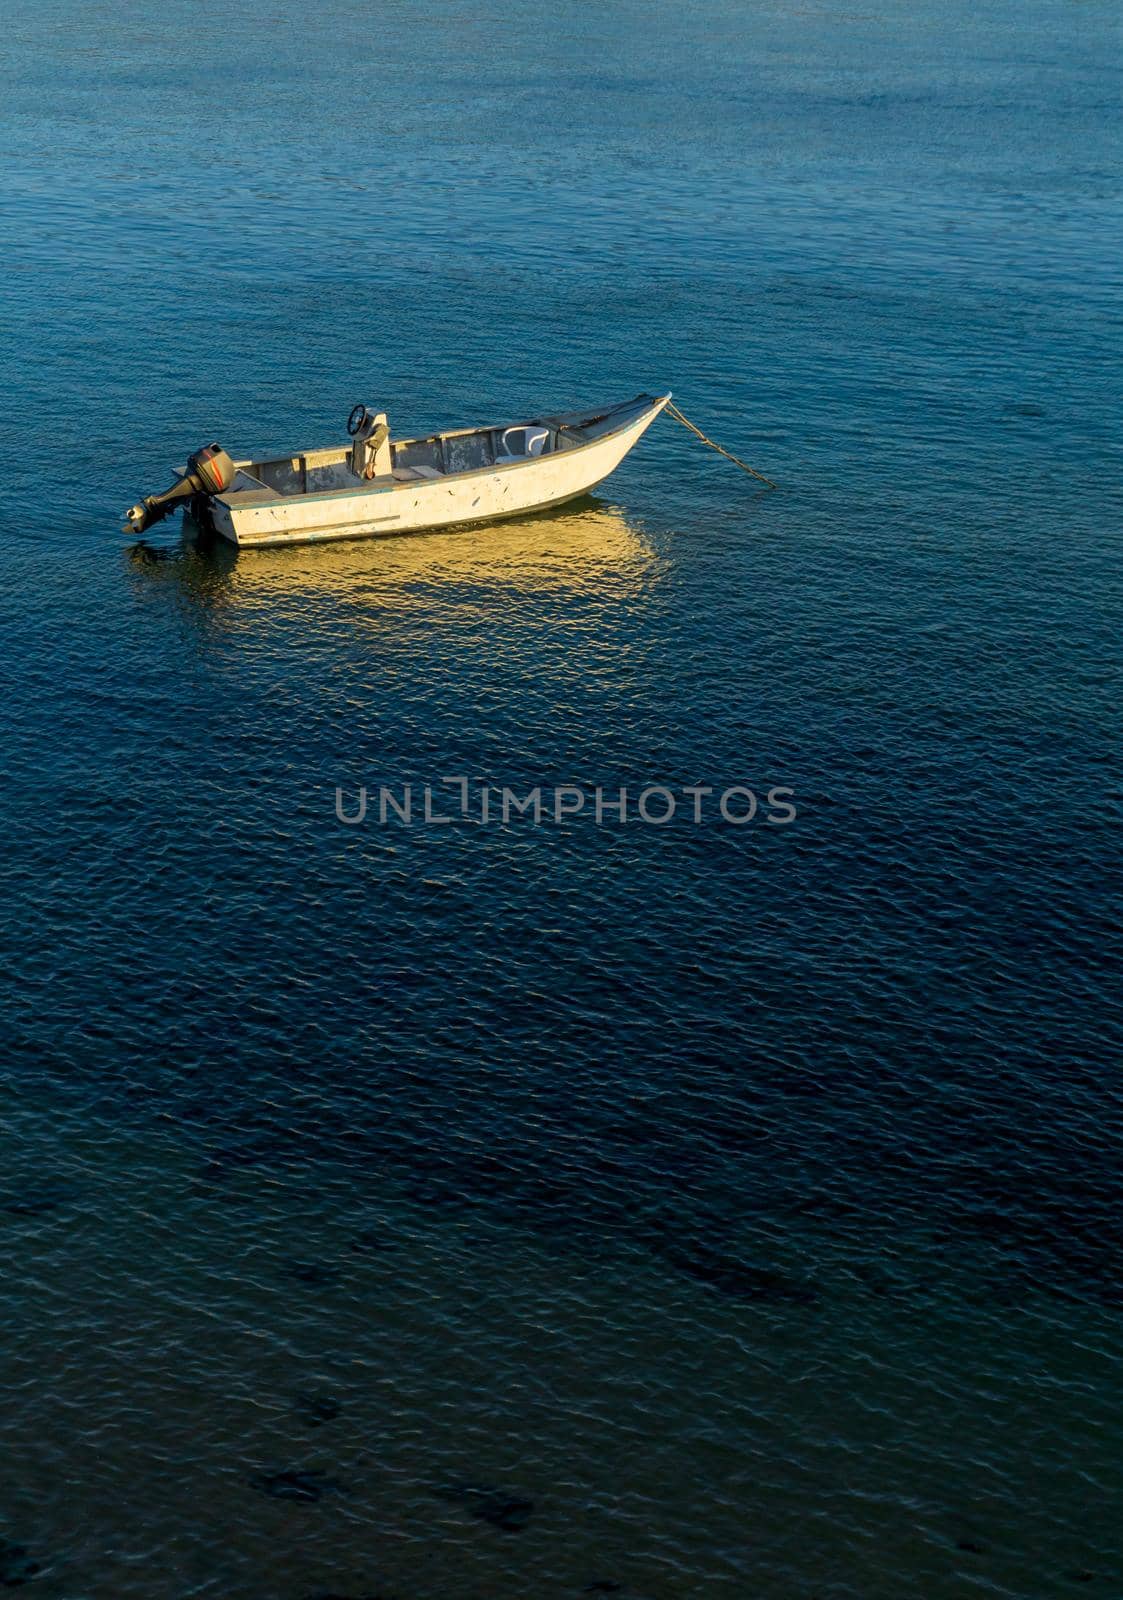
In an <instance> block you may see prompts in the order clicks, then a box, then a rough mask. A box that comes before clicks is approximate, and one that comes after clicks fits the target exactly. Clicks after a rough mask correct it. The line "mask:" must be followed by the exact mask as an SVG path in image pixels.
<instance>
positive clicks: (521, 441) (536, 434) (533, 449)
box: [495, 423, 550, 465]
mask: <svg viewBox="0 0 1123 1600" xmlns="http://www.w3.org/2000/svg"><path fill="white" fill-rule="evenodd" d="M549 437H550V432H549V429H548V428H528V427H526V426H524V425H523V424H521V423H520V425H519V426H518V427H516V428H504V430H503V433H502V436H501V437H500V440H499V449H498V450H497V451H496V453H495V460H496V464H497V465H498V464H499V463H501V462H504V461H521V460H523V459H525V457H527V456H540V455H541V454H542V452H543V450H545V448H546V441H547V439H548V438H549Z"/></svg>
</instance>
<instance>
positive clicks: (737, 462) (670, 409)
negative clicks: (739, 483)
mask: <svg viewBox="0 0 1123 1600" xmlns="http://www.w3.org/2000/svg"><path fill="white" fill-rule="evenodd" d="M666 409H667V415H668V416H671V417H674V419H675V421H676V422H681V423H682V425H683V427H684V428H689V429H690V431H691V433H693V434H696V435H697V436H698V438H699V439H701V441H702V443H703V444H705V445H708V446H709V447H710V449H711V450H716V451H717V453H718V455H719V456H724V457H725V459H726V460H727V461H732V463H733V465H734V466H735V467H740V469H741V471H742V472H747V473H748V475H749V477H750V478H759V479H760V481H761V483H766V484H767V485H768V487H769V488H770V489H776V488H778V487H779V485H778V484H775V483H773V482H772V479H771V478H766V477H765V476H764V473H763V472H758V471H757V470H756V468H755V467H750V466H749V465H748V463H747V462H744V461H742V460H741V459H740V457H739V456H735V455H733V454H732V453H731V452H730V451H729V450H723V449H722V447H721V445H719V444H715V443H714V441H713V440H712V439H709V438H707V437H706V435H705V434H704V433H703V432H702V430H701V428H696V427H695V426H694V424H693V423H692V422H691V420H690V418H689V417H684V416H683V414H682V412H681V411H680V410H679V408H678V406H676V405H675V403H674V401H673V400H668V401H667V407H666Z"/></svg>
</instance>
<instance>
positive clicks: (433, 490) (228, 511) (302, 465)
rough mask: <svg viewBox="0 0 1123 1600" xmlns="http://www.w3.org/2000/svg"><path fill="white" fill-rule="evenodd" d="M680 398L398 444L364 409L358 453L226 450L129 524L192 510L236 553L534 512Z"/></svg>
mask: <svg viewBox="0 0 1123 1600" xmlns="http://www.w3.org/2000/svg"><path fill="white" fill-rule="evenodd" d="M670 398H671V397H670V395H669V394H661V395H637V396H636V398H635V399H634V400H628V401H625V402H624V403H623V404H621V405H616V406H609V407H604V406H602V407H600V408H599V409H597V410H589V411H573V412H565V413H562V414H559V415H556V416H546V417H535V418H534V419H533V420H532V421H530V422H518V423H513V424H499V425H497V426H492V427H484V428H457V429H452V430H449V431H446V432H443V433H433V434H427V435H425V436H423V437H419V438H413V439H397V440H392V439H391V438H390V437H389V429H388V427H387V426H386V419H385V417H384V416H382V415H379V416H372V415H371V413H369V412H368V411H366V409H365V407H362V406H356V407H355V410H354V411H353V412H352V414H351V420H350V422H349V424H348V431H349V432H350V433H351V434H352V440H353V442H352V443H351V444H350V445H330V446H328V447H327V448H326V449H321V450H306V451H302V452H298V453H296V454H293V455H286V456H274V457H269V458H267V459H261V460H241V461H235V460H231V458H230V457H229V456H227V455H226V453H225V452H224V451H223V450H221V449H220V448H219V446H217V445H212V446H211V447H210V448H209V449H208V450H204V451H200V452H198V454H197V455H195V456H192V457H191V460H190V462H189V463H188V468H187V471H186V472H185V473H184V474H183V475H182V476H181V478H180V480H179V482H178V483H177V484H175V485H174V486H173V487H172V488H171V489H170V490H168V492H167V493H166V494H164V495H154V496H151V497H149V498H147V499H145V500H142V501H141V502H140V503H139V504H138V505H136V506H133V507H132V508H131V510H130V511H129V512H128V513H127V514H126V517H127V520H126V524H125V526H126V530H127V531H128V532H131V533H142V532H143V531H144V530H145V528H147V527H150V526H151V524H152V523H153V522H155V521H157V520H158V519H159V517H161V516H164V515H166V514H167V512H168V511H169V510H172V509H174V508H175V506H176V505H177V504H184V503H190V506H191V510H192V514H193V515H194V517H195V519H196V521H197V522H199V523H201V524H202V525H203V526H204V527H207V526H209V527H211V528H213V529H214V531H215V532H216V533H219V534H221V535H222V537H223V538H224V539H229V540H230V541H231V543H233V544H236V545H282V544H303V543H306V542H309V541H313V540H320V539H352V538H357V537H367V536H370V535H375V534H396V533H411V532H421V531H422V530H426V529H431V528H445V527H448V526H450V525H451V524H454V523H464V522H485V521H488V520H491V519H493V518H496V517H510V516H518V515H525V514H526V513H527V512H530V511H538V510H541V509H543V508H544V507H546V506H556V505H560V504H561V503H562V502H563V501H566V500H573V499H576V498H577V497H578V496H579V495H583V494H587V493H588V491H589V490H590V489H592V488H594V487H595V485H596V484H598V483H600V482H601V481H602V480H603V479H604V478H607V477H608V475H609V473H610V472H613V471H614V470H615V469H616V468H617V467H618V466H619V465H620V462H621V461H622V460H623V459H624V457H625V456H626V455H627V453H628V451H629V450H630V449H631V448H632V446H633V445H634V444H635V443H636V442H637V441H638V440H639V439H640V438H641V437H642V436H643V434H644V433H646V431H647V429H648V428H649V427H650V426H651V424H652V423H653V422H654V421H655V418H656V417H657V416H658V415H659V413H660V412H661V411H662V409H663V407H664V406H665V405H666V404H667V403H668V401H669V400H670Z"/></svg>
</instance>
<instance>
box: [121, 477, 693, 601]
mask: <svg viewBox="0 0 1123 1600" xmlns="http://www.w3.org/2000/svg"><path fill="white" fill-rule="evenodd" d="M131 554H132V556H133V559H134V562H135V563H136V565H137V569H138V575H139V571H140V570H143V571H144V572H145V575H146V576H150V577H156V576H157V575H159V576H160V577H162V578H164V579H171V580H173V581H174V582H175V584H176V587H177V588H178V589H179V590H180V591H181V592H182V597H183V598H184V600H186V601H188V603H189V605H190V607H191V609H192V610H197V611H199V612H201V613H205V614H207V615H208V616H209V619H210V623H211V625H220V626H221V627H222V628H223V631H227V630H228V629H233V630H234V631H237V630H240V629H241V628H242V627H243V626H249V625H251V624H253V625H255V626H260V624H261V622H262V620H263V618H262V613H263V612H267V613H268V614H269V615H270V616H272V617H276V618H280V617H284V616H285V615H286V614H287V615H288V616H289V617H292V618H294V619H295V618H297V617H299V618H302V619H303V621H304V623H305V624H306V625H307V624H312V625H313V626H314V624H315V622H316V620H317V619H321V620H325V621H326V620H327V619H328V618H332V619H334V620H336V621H338V618H339V613H340V610H341V609H343V610H347V611H349V612H350V613H351V614H352V620H353V621H358V620H360V619H362V620H366V621H369V622H370V623H371V624H384V623H385V622H387V621H388V620H390V619H391V618H394V617H400V616H405V615H408V614H409V613H411V612H417V611H421V612H426V613H429V614H430V615H433V614H435V613H446V614H449V616H450V620H451V618H452V616H453V615H454V616H455V618H456V620H459V621H464V620H465V613H468V614H471V613H472V612H473V611H475V610H476V609H477V608H478V610H479V613H480V615H481V617H486V619H487V620H488V622H489V623H490V625H491V626H496V625H497V624H499V623H500V622H501V620H502V618H503V616H504V614H505V613H506V612H508V611H509V610H511V609H517V608H519V607H520V606H529V607H531V608H534V607H536V606H537V605H539V604H542V603H548V604H551V606H552V602H553V601H556V600H558V599H564V598H565V597H566V596H567V595H568V596H571V597H572V598H573V599H574V600H575V601H579V603H580V606H581V608H582V609H584V608H588V607H592V608H594V609H595V608H596V607H597V605H598V602H599V601H600V600H601V599H603V601H604V602H606V603H611V604H613V605H618V604H619V603H620V602H621V601H625V602H626V601H628V600H630V599H632V598H634V597H637V596H638V595H639V594H641V593H642V592H645V591H646V590H648V589H649V588H650V587H651V586H652V585H653V584H654V585H657V584H658V582H659V579H660V574H661V573H662V572H663V570H664V567H665V562H664V559H663V558H662V557H661V556H660V555H658V554H657V552H656V551H655V550H653V548H652V547H651V545H650V543H649V542H648V540H647V538H646V536H645V535H644V533H643V532H642V531H641V526H640V525H639V524H638V523H637V522H635V521H631V522H630V521H629V520H628V519H627V518H626V517H625V516H624V513H623V512H622V511H621V510H619V509H618V508H617V507H615V506H612V505H609V504H606V503H603V502H601V501H597V500H595V499H593V498H592V497H588V498H586V499H585V500H582V501H577V502H575V503H573V504H571V505H569V506H567V507H565V508H564V509H561V510H558V511H555V512H540V513H538V514H537V515H535V516H532V517H528V518H526V519H525V520H522V519H520V520H512V521H506V522H494V523H489V524H486V525H478V526H475V527H464V528H458V529H454V530H449V531H447V532H436V533H425V534H414V535H405V536H402V537H386V538H382V539H377V540H370V539H363V540H344V541H333V542H331V543H327V544H306V545H298V546H293V547H290V548H285V547H280V548H266V549H261V550H252V551H238V550H236V549H235V548H233V547H232V546H230V545H228V544H226V543H224V542H223V541H221V540H216V539H214V538H213V536H208V535H206V534H204V533H203V532H202V530H200V529H198V528H197V527H196V526H195V525H194V524H193V523H192V522H191V521H190V519H189V518H188V517H185V519H184V532H183V539H182V542H181V544H180V546H179V547H178V548H174V549H172V550H169V551H166V552H164V551H158V550H153V549H150V548H149V547H147V546H145V545H137V546H133V547H132V550H131ZM200 620H201V619H200ZM586 621H588V618H587V617H586Z"/></svg>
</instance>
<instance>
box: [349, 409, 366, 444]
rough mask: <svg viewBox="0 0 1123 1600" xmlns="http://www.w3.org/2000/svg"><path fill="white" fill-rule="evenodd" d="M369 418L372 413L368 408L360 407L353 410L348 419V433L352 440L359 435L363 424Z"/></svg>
mask: <svg viewBox="0 0 1123 1600" xmlns="http://www.w3.org/2000/svg"><path fill="white" fill-rule="evenodd" d="M369 417H370V412H369V411H368V410H367V408H366V406H361V405H360V406H355V407H354V408H353V410H352V412H351V415H350V416H349V417H348V418H347V432H348V433H349V434H350V435H351V437H352V439H353V438H354V437H355V435H356V434H357V433H358V431H359V429H360V428H361V427H362V426H363V424H364V423H365V422H366V421H367V420H368V419H369Z"/></svg>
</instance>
